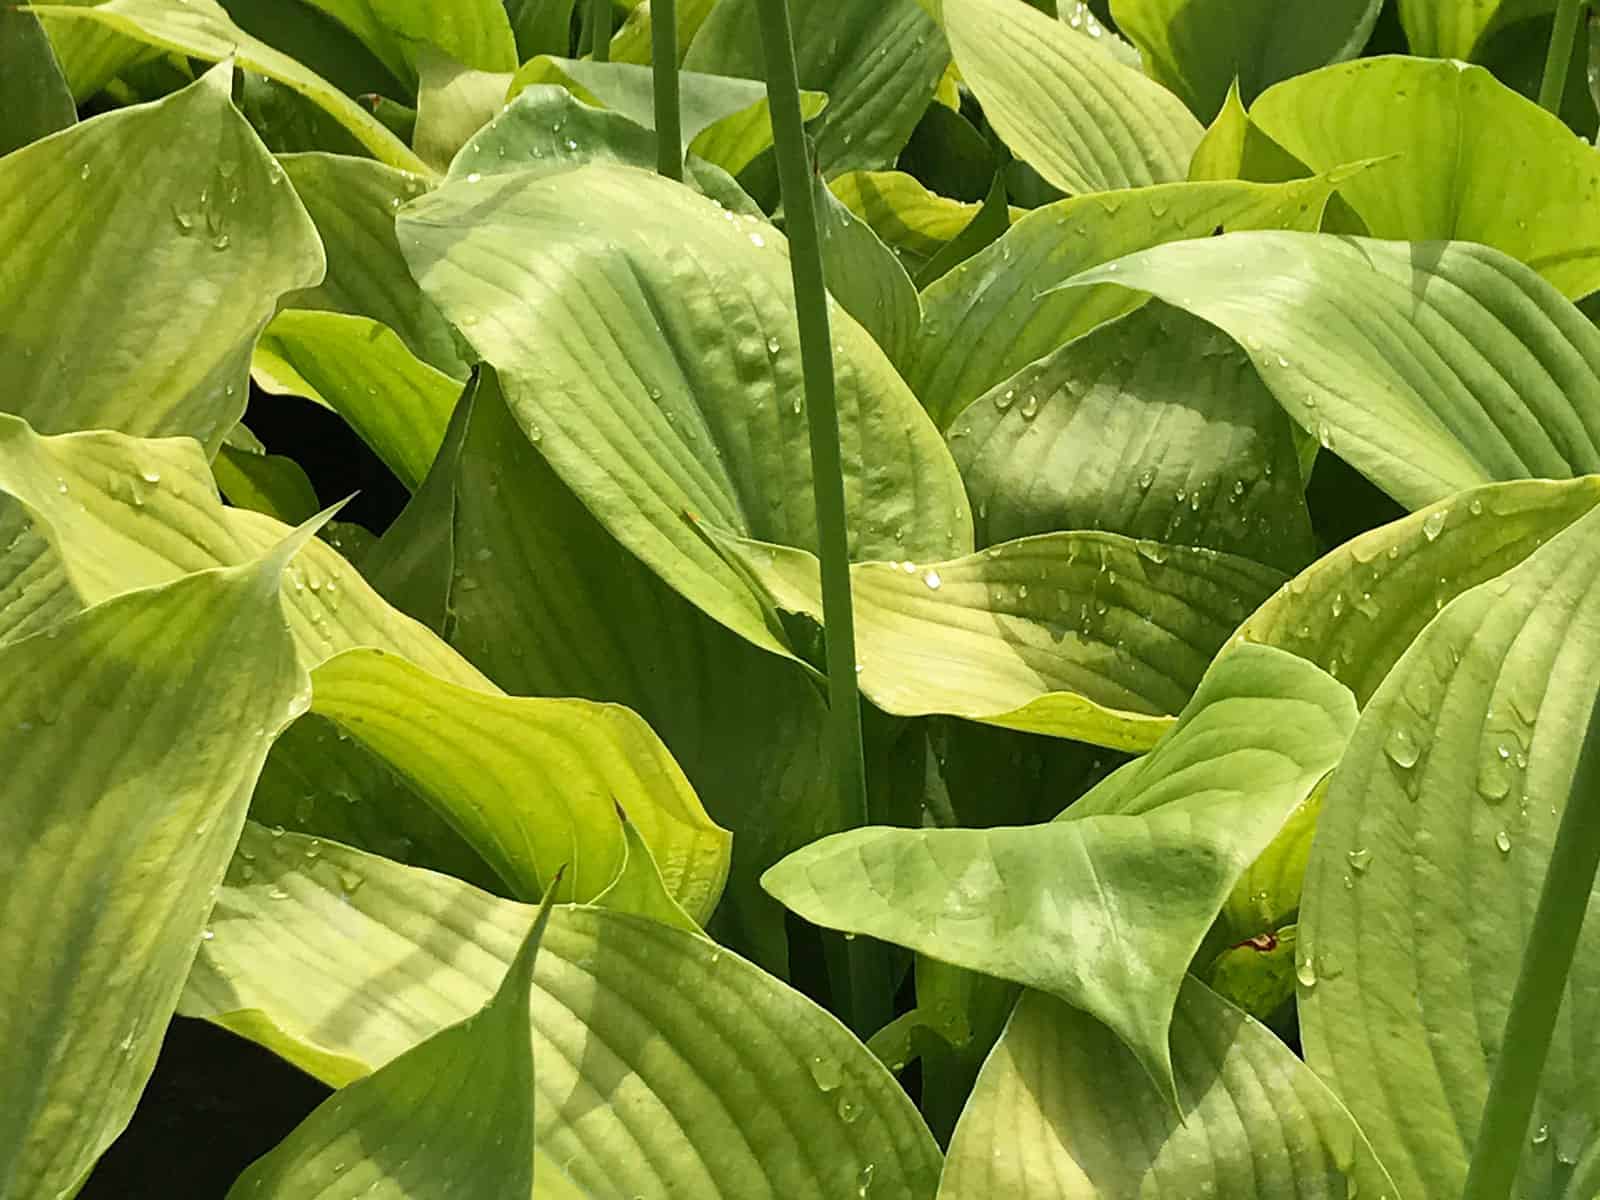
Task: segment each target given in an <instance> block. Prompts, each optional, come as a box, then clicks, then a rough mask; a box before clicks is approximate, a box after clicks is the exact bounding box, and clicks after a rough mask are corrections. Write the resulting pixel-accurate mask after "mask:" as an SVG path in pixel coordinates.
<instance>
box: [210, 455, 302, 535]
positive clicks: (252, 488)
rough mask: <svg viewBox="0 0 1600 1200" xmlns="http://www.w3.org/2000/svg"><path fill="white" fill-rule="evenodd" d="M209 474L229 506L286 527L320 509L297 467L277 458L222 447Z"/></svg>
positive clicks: (290, 460) (292, 461) (288, 459)
mask: <svg viewBox="0 0 1600 1200" xmlns="http://www.w3.org/2000/svg"><path fill="white" fill-rule="evenodd" d="M211 471H212V474H214V475H215V476H216V478H217V486H218V487H219V488H220V489H221V490H222V494H223V495H224V496H226V497H227V498H228V503H229V504H232V505H233V506H234V507H236V508H249V509H254V510H255V511H256V512H259V513H266V514H267V516H269V517H275V518H277V519H278V520H280V521H282V522H283V523H284V524H286V525H297V524H299V523H300V522H301V521H307V520H310V519H311V517H312V516H313V515H314V514H315V513H316V512H317V509H318V508H319V507H320V505H319V504H318V501H317V493H316V491H315V489H313V488H312V486H311V480H310V479H309V478H307V476H306V473H305V471H304V470H302V469H301V467H300V464H299V463H297V462H295V461H294V459H292V458H285V457H284V456H283V455H281V454H268V453H266V452H265V451H252V450H241V449H239V448H238V447H235V446H231V445H224V446H223V447H222V449H221V450H219V451H218V452H217V457H216V458H215V459H214V460H212V463H211Z"/></svg>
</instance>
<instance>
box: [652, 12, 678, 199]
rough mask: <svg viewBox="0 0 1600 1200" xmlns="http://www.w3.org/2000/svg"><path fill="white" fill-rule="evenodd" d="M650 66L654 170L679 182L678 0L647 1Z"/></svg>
mask: <svg viewBox="0 0 1600 1200" xmlns="http://www.w3.org/2000/svg"><path fill="white" fill-rule="evenodd" d="M650 69H651V71H652V72H653V74H652V76H651V78H652V80H653V81H654V83H655V94H656V170H657V171H659V172H660V173H661V174H663V175H665V176H666V177H667V178H668V179H676V180H678V181H679V182H680V183H681V182H682V181H683V119H682V116H681V115H680V112H679V109H678V0H651V4H650Z"/></svg>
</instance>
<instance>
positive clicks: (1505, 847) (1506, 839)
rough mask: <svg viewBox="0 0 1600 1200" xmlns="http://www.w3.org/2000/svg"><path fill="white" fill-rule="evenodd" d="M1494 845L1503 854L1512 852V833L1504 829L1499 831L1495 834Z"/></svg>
mask: <svg viewBox="0 0 1600 1200" xmlns="http://www.w3.org/2000/svg"><path fill="white" fill-rule="evenodd" d="M1494 845H1495V849H1496V850H1498V851H1500V853H1501V854H1510V853H1511V835H1510V834H1509V833H1507V832H1506V831H1505V830H1504V829H1502V830H1501V831H1500V832H1499V833H1497V834H1495V835H1494Z"/></svg>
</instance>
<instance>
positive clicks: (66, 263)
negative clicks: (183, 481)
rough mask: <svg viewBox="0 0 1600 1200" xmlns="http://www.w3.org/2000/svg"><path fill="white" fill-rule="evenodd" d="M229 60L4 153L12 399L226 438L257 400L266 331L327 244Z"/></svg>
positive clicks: (0, 205) (6, 339) (54, 423)
mask: <svg viewBox="0 0 1600 1200" xmlns="http://www.w3.org/2000/svg"><path fill="white" fill-rule="evenodd" d="M230 76H231V71H230V69H229V68H227V67H218V68H216V69H215V70H213V71H210V72H208V73H207V74H206V76H205V77H204V78H203V79H201V80H199V81H198V82H196V83H194V84H192V85H191V86H189V87H187V88H185V89H184V90H183V91H181V92H178V93H177V94H176V95H173V96H170V97H168V98H167V99H165V100H161V101H159V102H157V103H155V104H148V105H141V106H138V107H135V108H129V109H124V110H122V111H120V112H114V113H110V114H108V115H106V116H103V117H99V118H96V119H94V120H92V121H86V122H84V123H83V124H82V125H78V126H75V127H74V128H72V129H70V130H66V131H64V132H62V133H61V134H59V135H58V136H56V137H52V138H49V139H47V140H45V141H43V142H36V143H34V144H33V145H30V146H25V147H23V148H22V149H21V150H18V151H16V152H15V153H13V154H9V155H7V156H6V157H5V159H4V160H3V161H0V198H3V202H0V244H4V245H5V246H6V247H7V250H6V253H5V257H4V260H3V261H0V329H3V330H4V333H3V334H0V339H3V344H4V346H5V353H4V355H3V356H0V408H3V409H4V410H5V411H9V412H13V413H19V414H21V415H22V416H24V417H26V418H27V419H28V420H29V421H30V422H32V423H33V424H34V425H35V426H36V427H38V428H39V429H41V430H43V431H45V432H48V433H59V432H64V431H67V430H72V429H85V428H114V429H122V430H125V431H127V432H129V433H137V434H147V435H161V434H174V433H186V434H191V435H193V436H194V437H197V438H199V439H201V440H202V441H205V442H206V443H207V445H208V446H210V447H211V448H212V449H215V447H216V446H217V445H219V444H220V443H221V441H222V438H223V436H224V435H225V434H227V432H228V431H229V430H230V429H232V428H233V426H234V424H235V423H236V422H237V421H238V419H239V417H240V416H241V415H242V414H243V412H244V405H245V391H246V382H247V377H246V371H247V367H248V363H249V358H250V347H251V345H252V344H253V343H254V342H255V339H256V335H257V334H259V333H260V332H261V329H262V327H263V326H264V325H265V324H266V323H267V320H268V319H269V318H270V317H271V316H272V312H273V306H274V303H275V301H276V300H277V298H278V297H279V296H280V295H281V294H282V293H284V292H287V291H289V290H291V289H293V288H297V287H305V286H307V285H309V284H313V283H316V282H317V280H318V279H320V278H321V277H322V271H323V258H322V249H321V247H320V246H319V245H318V244H317V237H316V231H315V230H314V229H313V228H312V225H311V222H310V220H309V219H308V218H307V217H306V213H305V210H304V209H303V208H302V207H301V205H300V203H299V202H298V201H297V200H296V199H295V196H294V192H293V191H292V190H291V189H290V188H289V187H288V186H287V185H285V184H284V182H283V172H282V171H281V170H280V169H279V168H278V167H277V165H276V164H275V163H274V162H273V161H272V158H271V156H270V155H268V154H267V152H266V150H265V148H264V147H263V146H262V145H261V143H260V141H259V140H258V139H257V138H256V135H255V134H254V133H253V132H252V131H251V129H250V126H249V125H247V124H246V123H245V121H244V118H243V117H241V116H240V115H239V113H238V111H237V110H236V109H235V108H234V107H233V105H232V104H231V103H229V101H228V81H229V78H230ZM130 163H137V164H138V171H137V178H135V174H134V172H133V169H132V168H131V167H130V166H129V164H130ZM64 246H70V247H72V253H70V254H66V253H63V252H62V248H63V247H64ZM131 247H137V253H132V252H130V248H131Z"/></svg>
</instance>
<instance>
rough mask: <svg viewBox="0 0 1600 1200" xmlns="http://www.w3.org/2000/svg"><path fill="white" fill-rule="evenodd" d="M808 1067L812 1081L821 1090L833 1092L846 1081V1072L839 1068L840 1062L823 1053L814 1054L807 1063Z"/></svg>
mask: <svg viewBox="0 0 1600 1200" xmlns="http://www.w3.org/2000/svg"><path fill="white" fill-rule="evenodd" d="M806 1068H807V1069H808V1070H809V1071H810V1072H811V1079H812V1082H814V1083H815V1084H816V1085H817V1088H818V1090H820V1091H824V1092H831V1091H833V1089H834V1088H836V1087H838V1086H839V1085H840V1084H841V1083H843V1082H844V1074H843V1073H842V1072H841V1071H840V1070H839V1064H838V1063H836V1062H834V1061H833V1059H831V1058H826V1057H824V1056H823V1055H821V1054H813V1055H812V1056H811V1058H810V1060H809V1061H808V1062H807V1063H806Z"/></svg>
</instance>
